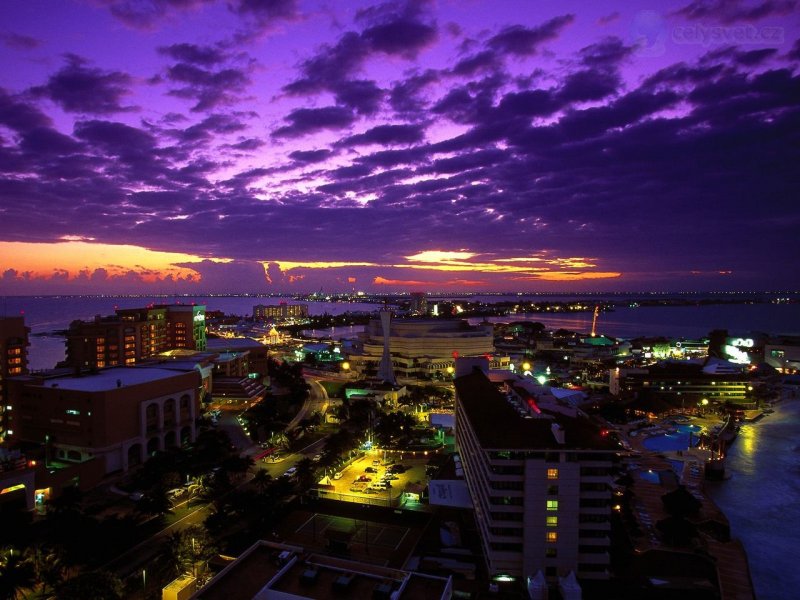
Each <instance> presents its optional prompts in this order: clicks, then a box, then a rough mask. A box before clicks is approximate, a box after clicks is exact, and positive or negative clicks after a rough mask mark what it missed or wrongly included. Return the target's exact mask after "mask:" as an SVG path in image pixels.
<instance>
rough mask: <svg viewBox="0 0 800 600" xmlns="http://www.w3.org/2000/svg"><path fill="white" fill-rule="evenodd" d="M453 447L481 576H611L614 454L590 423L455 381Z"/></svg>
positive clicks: (479, 381) (478, 380)
mask: <svg viewBox="0 0 800 600" xmlns="http://www.w3.org/2000/svg"><path fill="white" fill-rule="evenodd" d="M455 388H456V442H457V446H458V451H459V453H460V457H461V464H462V467H463V470H464V477H465V479H466V482H467V487H468V488H469V492H470V495H471V497H472V503H473V506H474V509H475V517H476V518H475V521H476V523H477V525H478V530H479V533H480V537H481V541H482V544H483V553H484V557H485V560H486V565H487V569H488V572H489V576H490V577H492V578H497V577H502V576H512V577H523V578H526V579H532V578H536V579H541V578H542V577H544V578H546V579H547V580H549V581H551V582H554V581H555V579H556V578H557V577H562V578H563V577H567V576H569V575H570V573H574V574H575V575H576V576H577V577H578V578H581V579H607V578H608V577H609V568H610V567H609V565H610V556H609V547H610V543H611V542H610V537H609V536H610V533H611V524H610V521H609V518H610V514H611V498H612V491H611V484H612V471H611V469H612V465H613V461H614V457H615V448H614V446H613V443H612V442H611V441H610V440H609V439H608V437H606V436H604V435H603V432H602V431H601V430H600V428H598V427H596V426H595V425H594V424H593V423H592V422H591V421H590V420H589V418H588V417H586V416H585V415H583V414H582V413H580V412H576V411H574V409H570V408H569V407H566V406H564V407H562V406H560V405H553V406H552V407H550V408H546V407H545V406H544V405H542V406H537V404H536V402H535V401H534V400H532V399H530V398H528V399H524V398H521V397H520V396H518V395H515V394H514V393H513V391H512V388H510V387H507V388H506V389H505V390H504V391H503V392H501V390H500V389H499V388H498V387H496V386H495V385H494V384H492V383H491V382H490V381H489V379H488V378H487V376H486V375H485V374H484V373H483V372H481V371H480V370H477V369H476V370H473V372H472V373H469V374H467V375H463V376H460V377H456V379H455Z"/></svg>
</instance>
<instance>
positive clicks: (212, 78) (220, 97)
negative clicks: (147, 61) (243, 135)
mask: <svg viewBox="0 0 800 600" xmlns="http://www.w3.org/2000/svg"><path fill="white" fill-rule="evenodd" d="M166 76H167V79H169V80H170V81H172V82H173V83H177V84H179V85H180V87H178V88H175V89H173V90H170V92H169V93H170V94H171V95H172V96H176V97H178V98H187V99H191V100H196V101H197V103H196V104H195V105H194V106H193V107H192V111H195V112H204V111H208V110H212V109H215V108H217V107H219V106H225V105H229V104H233V103H234V102H235V101H236V100H238V98H239V94H241V93H242V92H244V91H245V90H246V89H247V86H248V85H250V74H249V72H248V71H247V69H244V68H235V67H228V68H223V69H218V70H212V69H206V68H202V67H200V66H198V65H196V64H191V63H186V62H180V63H177V64H175V65H173V66H171V67H169V68H168V69H167V74H166Z"/></svg>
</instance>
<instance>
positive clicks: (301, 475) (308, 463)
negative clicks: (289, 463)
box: [295, 458, 316, 491]
mask: <svg viewBox="0 0 800 600" xmlns="http://www.w3.org/2000/svg"><path fill="white" fill-rule="evenodd" d="M295 466H296V467H297V473H296V477H297V481H298V483H299V484H300V489H302V490H303V491H306V490H307V489H308V488H310V487H311V486H312V485H314V479H315V475H316V473H315V472H316V466H315V465H314V462H313V461H312V460H311V459H310V458H304V459H303V460H301V461H300V462H299V463H297V464H296V465H295Z"/></svg>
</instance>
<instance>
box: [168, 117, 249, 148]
mask: <svg viewBox="0 0 800 600" xmlns="http://www.w3.org/2000/svg"><path fill="white" fill-rule="evenodd" d="M245 127H246V125H245V122H244V120H242V119H240V118H238V117H236V116H234V115H225V114H214V115H210V116H208V117H206V118H205V119H203V120H202V121H200V122H199V123H196V124H194V125H192V126H191V127H187V128H186V129H183V130H176V131H173V132H171V133H172V134H173V135H174V136H175V137H177V138H178V139H180V140H181V141H182V142H184V143H196V142H202V141H205V140H209V139H211V138H212V137H215V136H217V135H227V134H231V133H237V132H239V131H242V130H243V129H245Z"/></svg>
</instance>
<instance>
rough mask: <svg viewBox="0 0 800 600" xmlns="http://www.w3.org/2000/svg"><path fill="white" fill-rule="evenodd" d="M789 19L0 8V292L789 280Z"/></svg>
mask: <svg viewBox="0 0 800 600" xmlns="http://www.w3.org/2000/svg"><path fill="white" fill-rule="evenodd" d="M796 9H797V6H796V2H794V1H789V0H771V1H769V2H761V3H758V4H756V3H752V2H743V1H735V2H719V1H703V0H695V1H688V0H683V1H680V2H669V3H661V4H659V5H658V10H654V9H653V6H652V5H650V4H648V3H646V2H631V3H626V4H625V5H624V6H617V4H616V3H612V2H601V3H592V5H591V6H586V5H582V4H580V3H577V2H560V3H543V4H537V5H529V4H528V3H524V2H500V3H492V4H491V5H490V4H488V3H485V2H466V3H463V2H462V3H457V2H450V1H440V2H425V1H410V2H404V3H401V4H391V3H386V4H381V3H377V2H352V3H346V5H340V4H338V3H327V2H310V1H309V2H303V1H300V0H262V1H259V0H231V1H230V2H214V1H212V0H150V1H147V2H132V1H126V0H95V1H91V2H90V1H86V2H79V1H75V2H64V3H49V2H42V1H34V2H28V3H24V4H23V3H14V4H12V5H9V6H5V7H4V8H3V9H2V14H3V15H4V16H5V18H4V24H3V26H2V27H0V62H2V64H4V65H6V68H5V69H3V71H2V74H0V198H2V201H0V295H13V294H45V293H57V294H66V293H75V294H81V293H109V294H113V293H133V292H135V293H145V294H146V293H153V294H158V293H168V294H169V293H183V294H192V293H194V294H202V293H208V292H214V293H225V292H228V293H235V292H287V293H291V292H308V291H315V290H317V289H320V288H324V289H325V290H326V291H327V290H329V291H340V290H341V291H348V290H363V291H366V292H377V293H380V292H382V291H385V292H393V291H397V290H403V289H405V290H410V291H414V290H417V291H424V290H439V291H470V292H477V291H488V290H492V291H498V290H509V291H511V290H521V291H532V292H535V291H543V292H546V291H555V290H559V291H577V290H581V291H593V290H609V291H614V290H624V291H629V290H642V289H654V290H671V291H672V290H753V289H762V290H765V289H776V288H782V289H796V288H798V287H800V276H798V275H797V273H796V272H786V269H785V267H784V263H785V262H786V261H790V260H791V259H792V258H797V255H798V252H797V243H796V241H795V236H796V234H795V233H794V230H795V229H796V227H797V225H798V223H800V208H798V206H797V204H796V202H795V198H796V197H797V193H798V191H800V190H799V189H798V188H799V187H800V186H799V185H798V181H797V177H796V175H794V169H795V168H796V167H795V165H796V164H797V159H798V144H797V133H798V123H800V75H798V69H797V64H798V60H800V40H799V39H798V35H799V33H800V23H799V22H798V21H799V20H800V17H799V16H798V11H797V10H796ZM9 67H10V68H9ZM776 282H780V283H779V284H778V283H776Z"/></svg>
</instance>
